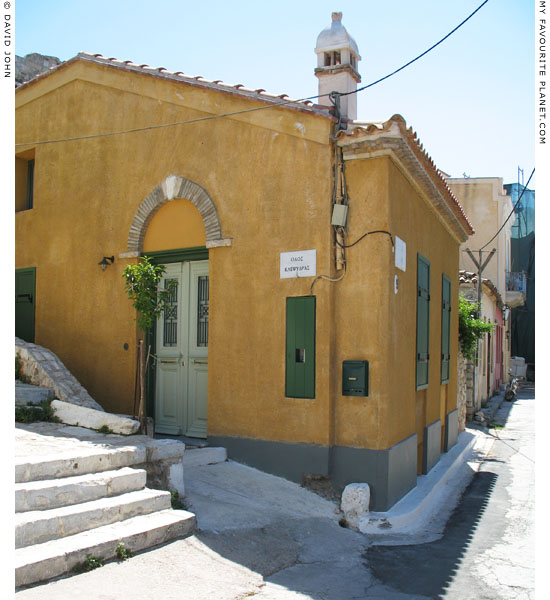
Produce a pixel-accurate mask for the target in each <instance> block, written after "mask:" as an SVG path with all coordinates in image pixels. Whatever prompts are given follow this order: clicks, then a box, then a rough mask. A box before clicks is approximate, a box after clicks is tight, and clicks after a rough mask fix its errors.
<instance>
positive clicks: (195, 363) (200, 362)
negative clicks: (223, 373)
mask: <svg viewBox="0 0 550 600" xmlns="http://www.w3.org/2000/svg"><path fill="white" fill-rule="evenodd" d="M193 364H194V365H207V364H208V361H207V360H194V359H193Z"/></svg>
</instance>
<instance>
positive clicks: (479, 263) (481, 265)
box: [466, 248, 497, 311]
mask: <svg viewBox="0 0 550 600" xmlns="http://www.w3.org/2000/svg"><path fill="white" fill-rule="evenodd" d="M496 251H497V249H496V248H493V249H492V250H491V252H490V253H489V256H488V257H487V258H486V259H485V262H482V261H483V257H482V250H479V261H478V260H476V258H475V256H474V255H473V253H472V251H471V250H470V248H466V252H467V253H468V256H469V257H470V258H471V259H472V262H473V263H474V265H475V266H476V267H477V303H478V305H479V309H478V310H479V311H481V274H482V273H483V271H484V270H485V267H486V266H487V265H488V264H489V261H490V260H491V258H493V256H494V254H495V252H496Z"/></svg>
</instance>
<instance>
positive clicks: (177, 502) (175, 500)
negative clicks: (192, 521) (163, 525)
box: [170, 490, 188, 510]
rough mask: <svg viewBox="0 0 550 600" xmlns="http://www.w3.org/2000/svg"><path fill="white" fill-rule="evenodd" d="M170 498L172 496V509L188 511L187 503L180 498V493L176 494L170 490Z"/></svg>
mask: <svg viewBox="0 0 550 600" xmlns="http://www.w3.org/2000/svg"><path fill="white" fill-rule="evenodd" d="M170 496H171V499H170V500H171V504H172V508H173V509H174V510H187V509H188V507H187V505H186V503H185V501H184V500H183V499H182V498H180V495H179V494H178V492H175V491H174V490H170Z"/></svg>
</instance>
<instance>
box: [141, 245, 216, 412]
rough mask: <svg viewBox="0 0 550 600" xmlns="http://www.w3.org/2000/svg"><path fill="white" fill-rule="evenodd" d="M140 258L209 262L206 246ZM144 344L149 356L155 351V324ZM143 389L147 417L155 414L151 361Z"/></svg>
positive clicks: (162, 262) (154, 260)
mask: <svg viewBox="0 0 550 600" xmlns="http://www.w3.org/2000/svg"><path fill="white" fill-rule="evenodd" d="M141 256H142V257H143V256H148V257H149V258H150V259H151V262H152V263H153V264H155V265H165V264H170V263H180V262H192V261H197V260H209V255H208V248H206V246H194V247H193V248H177V249H174V250H159V251H156V252H142V253H141ZM145 343H146V344H147V347H149V346H151V354H156V351H157V323H156V321H155V323H154V324H153V326H152V327H151V328H150V329H149V330H148V331H147V332H146V335H145ZM145 376H146V382H145V387H146V390H147V415H148V416H150V417H151V416H153V415H154V414H155V400H156V398H155V392H156V383H157V380H156V370H155V369H153V361H152V360H150V361H149V364H148V365H147V372H146V374H145Z"/></svg>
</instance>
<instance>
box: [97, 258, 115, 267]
mask: <svg viewBox="0 0 550 600" xmlns="http://www.w3.org/2000/svg"><path fill="white" fill-rule="evenodd" d="M114 262H115V257H114V256H104V257H103V258H102V259H101V260H100V261H99V262H98V263H97V264H98V265H99V266H100V267H101V270H102V271H105V269H106V268H107V267H108V266H109V265H112V264H113V263H114Z"/></svg>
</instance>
